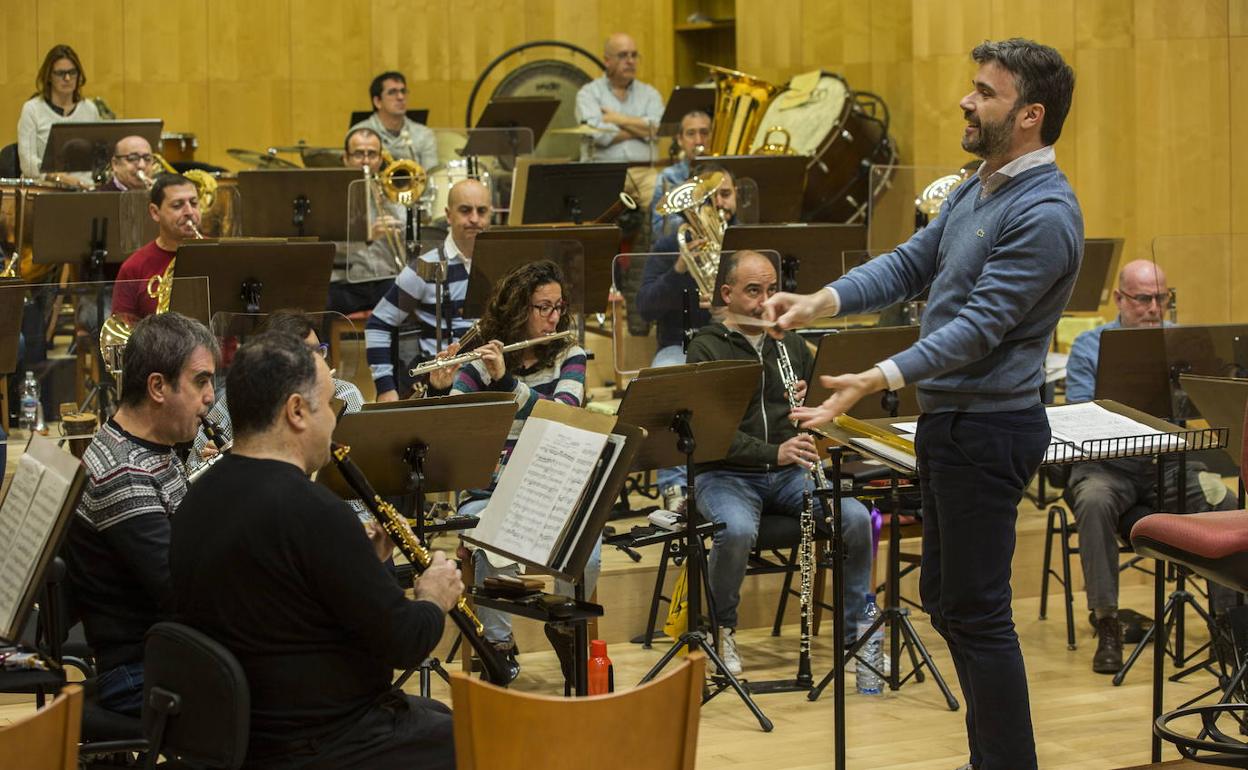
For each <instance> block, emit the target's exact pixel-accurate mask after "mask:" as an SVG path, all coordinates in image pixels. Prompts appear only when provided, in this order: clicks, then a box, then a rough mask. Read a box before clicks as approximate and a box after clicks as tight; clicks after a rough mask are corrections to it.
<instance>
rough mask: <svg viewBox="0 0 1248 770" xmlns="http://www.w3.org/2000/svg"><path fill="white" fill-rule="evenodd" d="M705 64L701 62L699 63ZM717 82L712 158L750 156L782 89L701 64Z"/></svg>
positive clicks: (762, 81)
mask: <svg viewBox="0 0 1248 770" xmlns="http://www.w3.org/2000/svg"><path fill="white" fill-rule="evenodd" d="M699 64H701V62H699ZM701 66H703V67H707V68H708V69H710V71H711V75H712V76H713V77H714V78H715V115H714V119H713V120H712V122H711V127H712V128H711V145H710V154H711V155H747V154H749V152H750V150H751V149H752V148H753V147H754V136H755V135H756V134H757V133H758V127H759V124H760V123H762V122H763V115H764V114H766V112H767V105H769V104H771V100H772V99H774V98H776V94H778V93H780V91H781V90H782V88H781V86H777V85H773V84H771V83H768V82H767V81H766V80H763V79H761V78H756V77H754V76H753V75H747V74H746V73H744V72H738V71H736V70H731V69H727V68H725V67H717V66H715V65H713V64H701Z"/></svg>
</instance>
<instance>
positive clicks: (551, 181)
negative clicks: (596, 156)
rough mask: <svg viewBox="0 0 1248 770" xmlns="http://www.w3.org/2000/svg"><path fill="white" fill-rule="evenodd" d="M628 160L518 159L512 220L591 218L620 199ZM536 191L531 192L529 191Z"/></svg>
mask: <svg viewBox="0 0 1248 770" xmlns="http://www.w3.org/2000/svg"><path fill="white" fill-rule="evenodd" d="M628 169H629V164H628V163H560V162H546V161H544V160H541V159H536V158H520V159H519V160H518V161H517V162H516V173H515V176H514V177H513V179H514V184H513V185H512V188H511V204H510V205H511V209H510V212H511V213H510V218H509V219H508V223H509V224H513V225H521V224H527V225H532V224H543V223H552V222H571V223H573V224H577V225H579V224H581V223H582V222H592V221H593V220H594V218H595V217H597V216H599V215H600V214H602V213H603V212H604V211H606V210H607V209H609V208H610V207H611V205H612V204H614V203H615V202H616V201H617V200H619V197H620V192H621V191H623V189H624V182H625V178H626V176H627V175H628ZM530 189H532V190H534V191H535V194H534V195H529V194H528V191H529V190H530Z"/></svg>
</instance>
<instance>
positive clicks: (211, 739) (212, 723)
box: [143, 622, 251, 768]
mask: <svg viewBox="0 0 1248 770" xmlns="http://www.w3.org/2000/svg"><path fill="white" fill-rule="evenodd" d="M250 730H251V692H250V690H249V689H248V687H247V676H246V674H244V672H243V667H242V666H241V665H240V664H239V662H238V660H237V659H236V658H235V657H234V655H233V654H232V653H231V652H230V651H229V650H227V649H226V648H225V647H223V646H222V645H220V644H219V643H217V642H216V641H214V640H212V639H210V638H209V637H207V636H206V635H204V634H203V633H201V632H199V631H196V630H195V629H194V628H191V627H190V626H186V625H183V624H181V623H173V622H162V623H157V624H156V625H154V626H152V627H151V628H150V629H149V630H148V632H147V640H146V643H145V646H144V650H143V734H144V735H145V736H146V737H147V739H148V740H149V741H150V742H151V744H152V747H153V749H155V750H157V751H159V752H160V753H161V754H164V755H165V756H166V757H170V758H173V757H176V758H179V759H184V760H189V761H191V762H196V763H199V764H204V765H208V766H210V767H220V768H237V767H239V766H241V765H242V763H243V759H244V758H245V757H246V755H247V737H248V734H249V732H250Z"/></svg>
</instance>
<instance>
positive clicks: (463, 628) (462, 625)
mask: <svg viewBox="0 0 1248 770" xmlns="http://www.w3.org/2000/svg"><path fill="white" fill-rule="evenodd" d="M350 452H351V447H349V446H344V445H342V444H337V443H331V444H330V457H332V458H333V461H334V464H335V465H336V466H338V472H339V473H341V474H342V477H343V479H345V480H346V482H347V485H348V486H350V487H351V489H352V490H354V491H355V493H356V494H357V495H359V496H360V500H362V501H363V502H364V505H365V507H367V508H368V511H369V513H371V514H372V515H373V518H374V519H376V520H377V523H378V524H380V525H381V528H382V529H383V530H385V532H386V534H387V535H389V536H390V539H391V540H393V541H394V543H395V545H396V546H398V549H399V550H400V551H402V552H403V555H404V556H406V557H407V559H408V561H410V562H411V563H412V567H413V568H415V570H416V571H417V572H418V573H420V572H424V571H425V570H426V569H427V568H428V567H429V564H430V562H431V561H432V557H431V556H430V555H429V551H428V550H426V549H425V547H424V546H423V545H421V544H420V541H419V540H417V539H416V536H415V535H414V534H412V531H411V530H410V529H409V528H408V527H407V525H406V522H404V521H403V516H402V515H401V514H400V513H399V512H398V511H397V510H395V507H394V506H393V505H391V504H390V503H387V502H386V501H385V500H383V499H382V498H381V495H379V494H377V491H376V490H375V489H373V485H372V484H370V483H368V479H367V478H365V477H364V473H363V472H362V471H361V470H360V469H359V468H358V467H356V465H355V463H353V462H352V461H351V460H350V459H349V458H348V457H347V455H348V454H349V453H350ZM447 614H448V615H450V616H451V620H453V621H455V625H456V626H457V627H458V628H459V632H460V633H461V634H463V636H464V639H466V640H467V641H468V643H469V644H471V645H472V648H473V650H475V651H476V653H477V657H478V658H480V659H481V667H482V668H483V669H484V673H483V675H482V676H483V678H484V679H485V681H487V682H489V683H490V684H496V685H498V686H500V687H506V686H507V685H508V684H509V683H510V682H511V680H513V679H515V678H516V676H517V675H518V674H519V673H520V667H519V666H517V665H516V664H514V663H511V662H510V661H508V660H507V659H506V658H505V657H504V656H503V655H502V653H500V652H499V651H498V650H496V649H494V645H492V644H490V643H489V642H488V641H486V639H485V637H484V636H483V635H482V634H483V632H484V629H483V627H482V626H481V621H480V620H478V619H477V616H476V614H475V613H473V611H472V608H471V607H469V606H468V601H467V600H466V599H465V598H464V597H462V596H461V597H459V601H457V602H456V603H455V606H454V607H452V608H451V609H450V611H449V612H448V613H447Z"/></svg>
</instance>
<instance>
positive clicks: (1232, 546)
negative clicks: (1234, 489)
mask: <svg viewBox="0 0 1248 770" xmlns="http://www.w3.org/2000/svg"><path fill="white" fill-rule="evenodd" d="M1244 426H1245V433H1244V436H1245V440H1244V451H1243V453H1242V454H1241V457H1240V478H1241V482H1240V483H1241V488H1242V485H1243V483H1244V482H1245V481H1248V409H1246V410H1245V413H1244ZM1241 499H1242V498H1241ZM1131 544H1132V546H1133V547H1134V548H1135V551H1136V553H1137V554H1139V555H1141V556H1145V557H1149V558H1154V559H1163V560H1165V561H1168V562H1171V563H1173V564H1176V565H1179V566H1182V567H1186V568H1187V569H1189V570H1191V571H1192V572H1194V573H1195V574H1197V575H1199V576H1201V577H1203V578H1206V579H1208V580H1212V581H1214V582H1215V583H1220V584H1222V585H1224V586H1227V587H1228V588H1231V589H1232V590H1235V591H1239V592H1241V593H1244V592H1248V510H1244V509H1241V510H1236V511H1207V512H1204V513H1190V514H1174V513H1157V514H1153V515H1152V516H1146V517H1145V518H1143V519H1141V520H1140V521H1139V522H1137V523H1136V525H1135V526H1134V527H1133V528H1132V530H1131ZM1246 672H1248V661H1245V660H1243V659H1241V660H1240V661H1239V665H1238V666H1237V670H1236V671H1235V674H1234V676H1232V678H1231V680H1230V682H1229V683H1228V684H1227V686H1226V688H1225V689H1224V693H1225V694H1224V695H1223V697H1222V699H1221V700H1220V701H1219V702H1218V703H1217V704H1216V705H1207V706H1194V707H1190V708H1180V709H1177V710H1175V711H1170V712H1167V713H1165V714H1161V715H1160V716H1157V718H1156V720H1155V721H1154V723H1153V732H1154V733H1155V734H1156V735H1157V736H1159V737H1161V738H1162V739H1164V740H1167V741H1169V742H1171V743H1173V744H1174V745H1175V747H1176V748H1178V750H1179V752H1180V753H1181V754H1183V756H1185V757H1187V758H1188V759H1193V760H1196V761H1199V762H1205V763H1208V764H1214V765H1222V766H1226V767H1248V743H1245V742H1244V741H1241V740H1239V739H1238V738H1234V737H1232V736H1230V735H1228V734H1227V733H1226V732H1224V731H1223V730H1220V729H1219V728H1218V726H1217V724H1216V723H1217V720H1218V718H1219V717H1220V716H1222V715H1223V714H1229V715H1231V716H1232V717H1233V718H1234V719H1235V720H1236V722H1237V723H1238V724H1237V725H1236V728H1235V731H1236V732H1238V731H1239V725H1240V724H1243V723H1244V721H1245V717H1248V704H1245V703H1231V702H1230V699H1231V697H1232V695H1233V694H1234V693H1235V692H1236V691H1237V690H1238V689H1239V686H1240V683H1241V682H1242V681H1243V678H1244V676H1245V673H1246ZM1154 688H1155V693H1154V707H1155V711H1154V713H1155V714H1156V713H1157V710H1159V707H1160V703H1161V699H1160V690H1159V689H1157V688H1160V681H1158V682H1155V683H1154ZM1191 716H1196V717H1199V718H1200V720H1201V725H1202V727H1201V730H1200V732H1199V733H1197V735H1196V736H1194V737H1193V736H1190V735H1186V734H1183V733H1180V732H1178V731H1177V730H1175V729H1174V728H1172V727H1170V723H1172V722H1174V721H1176V720H1179V719H1183V718H1185V717H1191ZM1201 752H1206V753H1201Z"/></svg>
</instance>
